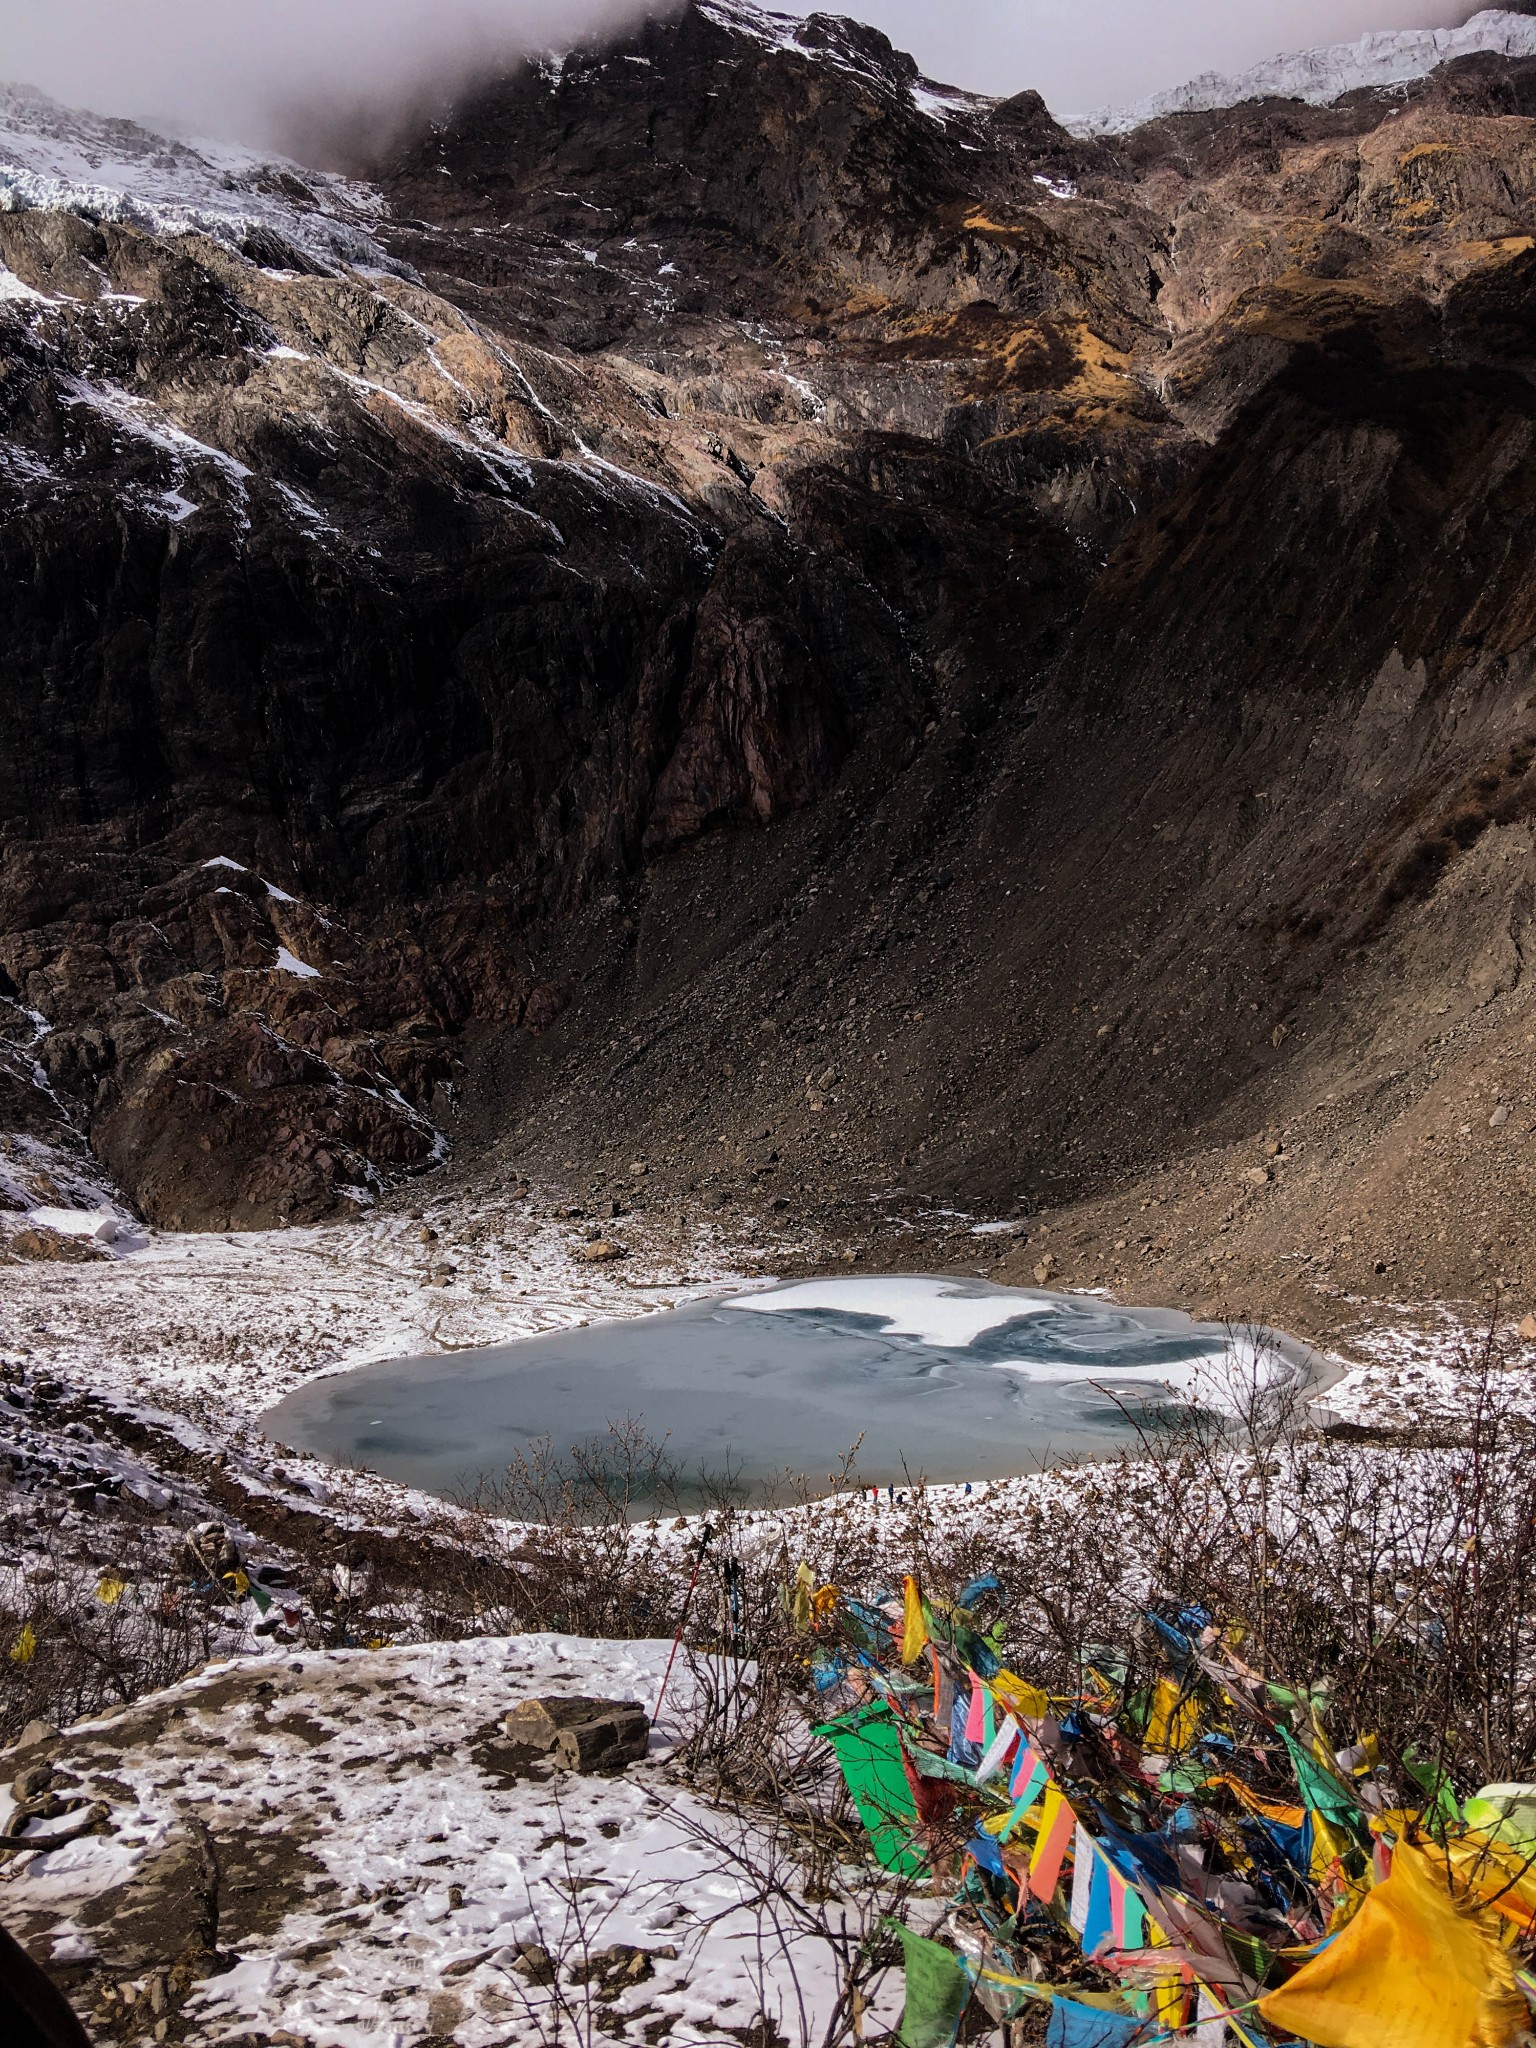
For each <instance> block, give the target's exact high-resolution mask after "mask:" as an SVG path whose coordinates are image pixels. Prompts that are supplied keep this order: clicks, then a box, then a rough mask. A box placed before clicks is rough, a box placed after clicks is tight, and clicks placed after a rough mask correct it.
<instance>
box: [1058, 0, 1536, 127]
mask: <svg viewBox="0 0 1536 2048" xmlns="http://www.w3.org/2000/svg"><path fill="white" fill-rule="evenodd" d="M1481 55H1493V56H1497V57H1536V17H1532V16H1530V15H1526V14H1506V13H1504V12H1503V11H1502V10H1501V9H1497V8H1489V9H1487V10H1485V11H1484V12H1483V13H1482V14H1474V15H1473V17H1472V19H1471V20H1470V21H1468V22H1465V23H1463V25H1462V26H1461V27H1460V28H1422V29H1387V30H1381V31H1378V32H1377V33H1375V34H1373V35H1366V36H1362V37H1361V38H1360V40H1359V42H1357V43H1334V44H1332V45H1330V46H1328V47H1327V48H1324V49H1316V50H1298V51H1296V52H1295V53H1294V55H1291V56H1284V57H1271V58H1269V59H1268V60H1267V62H1265V63H1263V64H1256V65H1254V67H1253V69H1252V70H1251V71H1244V72H1241V73H1239V75H1238V76H1237V77H1236V78H1225V77H1223V76H1222V75H1221V73H1220V72H1216V71H1206V72H1202V73H1201V75H1200V77H1198V78H1192V79H1191V80H1190V82H1189V83H1188V85H1180V86H1176V87H1174V89H1173V90H1172V91H1171V92H1159V93H1154V94H1153V95H1152V96H1151V97H1150V98H1149V99H1144V100H1138V101H1136V103H1135V104H1134V105H1133V106H1128V107H1101V108H1099V109H1098V111H1097V112H1095V113H1092V114H1087V115H1085V116H1084V117H1083V118H1082V119H1081V120H1078V121H1068V122H1067V123H1066V124H1065V125H1066V126H1067V127H1068V128H1070V129H1071V131H1072V132H1073V134H1074V135H1124V134H1127V133H1128V132H1129V131H1130V130H1131V129H1132V128H1139V127H1140V126H1141V125H1142V123H1143V122H1144V121H1158V120H1162V119H1164V118H1165V117H1166V116H1168V115H1169V114H1204V113H1213V112H1215V111H1217V110H1218V109H1220V108H1222V107H1236V106H1240V105H1241V104H1242V103H1243V101H1245V100H1263V99H1287V100H1305V101H1306V102H1307V104H1308V105H1309V106H1314V107H1324V106H1328V105H1329V104H1330V103H1331V102H1332V101H1334V100H1336V99H1339V98H1341V97H1342V96H1343V95H1344V94H1345V93H1347V92H1358V91H1360V90H1361V89H1362V88H1363V87H1368V86H1393V85H1404V84H1406V83H1407V82H1408V81H1409V80H1410V79H1414V78H1426V77H1428V75H1429V73H1430V72H1431V71H1434V70H1436V69H1438V67H1439V66H1440V65H1442V64H1448V63H1450V62H1451V60H1452V59H1453V58H1456V57H1473V56H1481Z"/></svg>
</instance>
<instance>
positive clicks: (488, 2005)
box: [0, 1635, 899, 2048]
mask: <svg viewBox="0 0 1536 2048" xmlns="http://www.w3.org/2000/svg"><path fill="white" fill-rule="evenodd" d="M670 1647H671V1646H670V1644H669V1643H666V1642H644V1641H638V1642H624V1643H612V1642H606V1643H605V1642H592V1641H585V1640H581V1639H577V1638H572V1637H568V1636H553V1635H524V1636H518V1637H513V1638H510V1639H504V1638H492V1639H482V1640H479V1641H474V1642H462V1643H451V1644H450V1643H438V1644H425V1645H421V1646H419V1647H414V1648H409V1649H395V1650H381V1651H376V1652H369V1651H353V1652H325V1653H319V1654H309V1655H305V1656H301V1657H291V1658H281V1659H275V1660H267V1661H265V1662H263V1663H261V1664H259V1665H251V1664H244V1665H222V1666H218V1665H216V1666H213V1667H211V1668H210V1669H208V1670H207V1671H205V1672H202V1673H200V1674H199V1675H198V1676H197V1677H195V1678H193V1679H189V1680H188V1681H186V1682H185V1683H184V1684H182V1685H180V1686H176V1687H174V1688H172V1689H171V1690H170V1691H168V1692H165V1693H161V1694H158V1695H156V1696H154V1697H153V1698H151V1699H148V1700H144V1701H141V1702H140V1703H139V1704H138V1705H136V1706H135V1707H133V1708H131V1709H129V1710H128V1711H127V1712H126V1713H124V1714H122V1715H120V1716H118V1717H116V1718H115V1719H112V1720H109V1721H105V1722H98V1723H87V1724H85V1725H84V1726H83V1727H82V1728H80V1729H78V1730H76V1731H74V1732H73V1733H72V1734H71V1735H70V1736H68V1737H67V1738H66V1739H65V1742H64V1744H63V1746H62V1750H61V1751H60V1752H59V1753H58V1761H59V1763H60V1765H61V1766H64V1767H66V1768H67V1769H68V1772H69V1774H70V1776H71V1778H74V1779H77V1780H78V1781H79V1782H78V1785H77V1786H72V1787H71V1791H72V1794H73V1796H75V1797H78V1798H83V1799H93V1800H94V1799H99V1801H100V1802H101V1804H102V1805H104V1806H105V1807H106V1808H107V1821H106V1827H107V1832H104V1833H101V1834H93V1835H87V1836H84V1837H82V1838H81V1839H79V1840H77V1841H74V1842H72V1843H69V1844H67V1845H66V1846H64V1847H62V1848H60V1849H57V1850H54V1851H52V1852H51V1853H48V1854H43V1855H27V1854H23V1855H22V1856H21V1857H19V1858H18V1859H16V1860H15V1861H14V1862H13V1863H12V1864H11V1865H10V1872H9V1876H8V1880H7V1882H6V1885H5V1897H6V1918H7V1922H8V1924H10V1925H11V1926H13V1927H16V1928H17V1929H18V1931H19V1932H21V1933H22V1934H23V1935H24V1936H31V1937H32V1938H33V1939H38V1938H42V1939H44V1940H45V1941H46V1942H47V1943H48V1944H49V1945H50V1946H51V1951H52V1954H53V1955H54V1957H55V1958H56V1959H57V1961H58V1962H60V1963H61V1964H70V1963H74V1964H79V1963H85V1962H89V1961H91V1960H92V1959H93V1958H94V1957H96V1956H98V1955H103V1956H105V1958H106V1959H107V1960H108V1961H110V1962H111V1963H112V1965H113V1973H114V1974H115V1973H116V1971H117V1970H118V1969H121V1968H122V1963H121V1961H120V1960H119V1958H120V1957H121V1956H122V1954H123V1953H124V1950H123V1943H124V1940H125V1935H124V1930H123V1928H122V1927H121V1926H120V1925H118V1924H117V1915H118V1913H121V1912H124V1911H125V1907H126V1905H127V1904H128V1903H130V1902H131V1909H132V1914H133V1915H134V1916H135V1923H134V1924H137V1925H138V1926H142V1925H143V1924H144V1923H146V1922H148V1923H151V1924H152V1923H153V1921H154V1918H155V1915H156V1911H157V1907H159V1906H160V1905H161V1902H162V1899H163V1895H164V1894H165V1893H166V1891H167V1890H170V1891H171V1892H172V1893H173V1896H175V1898H176V1903H177V1905H178V1907H179V1910H180V1912H181V1914H182V1916H183V1920H184V1922H186V1923H187V1924H190V1923H191V1922H192V1920H193V1919H194V1918H195V1907H194V1908H193V1910H192V1911H191V1912H189V1910H188V1908H189V1904H190V1902H189V1900H188V1899H187V1896H186V1894H187V1891H188V1890H189V1886H188V1881H187V1864H188V1861H189V1859H190V1860H195V1858H196V1856H197V1852H198V1834H197V1825H198V1823H199V1821H206V1822H211V1824H212V1826H213V1827H214V1828H215V1830H216V1833H217V1837H218V1840H219V1843H220V1845H221V1859H222V1863H223V1866H224V1867H223V1869H222V1871H221V1879H222V1883H221V1888H220V1912H219V1919H218V1936H217V1940H218V1947H219V1949H220V1950H221V1951H223V1952H224V1953H225V1954H226V1955H228V1956H230V1957H231V1958H232V1959H233V1967H232V1968H225V1969H224V1970H223V1971H221V1972H220V1973H218V1974H214V1975H210V1976H207V1977H205V1978H203V1979H202V1981H201V1982H199V1983H195V1984H193V1985H192V1986H191V1987H190V1988H189V1990H188V1992H187V1995H186V1996H185V2003H181V2002H180V2000H179V1998H178V1995H177V1989H178V1988H173V1989H172V1991H171V1995H170V1999H169V2000H167V1997H166V1989H165V1987H164V1985H163V1982H162V1986H161V1989H160V1992H159V1998H160V2001H161V2002H160V2003H159V2004H158V2005H156V2007H155V2010H157V2011H160V2010H164V2008H165V2004H166V2003H167V2002H168V2003H170V2004H172V2005H173V2006H174V2007H175V2009H176V2025H177V2036H178V2038H185V2039H188V2040H191V2041H195V2042H210V2043H211V2042H217V2041H220V2040H223V2039H230V2038H248V2037H249V2034H250V2031H251V2030H252V2029H253V2028H256V2027H260V2028H262V2029H263V2030H269V2029H271V2028H272V2026H273V2025H274V2024H275V2023H278V2022H280V2023H281V2025H282V2027H283V2028H284V2030H285V2034H284V2035H280V2036H279V2037H278V2038H279V2039H284V2038H286V2039H289V2040H293V2039H298V2040H302V2041H304V2042H307V2043H312V2044H314V2048H406V2044H407V2043H413V2042H417V2041H420V2040H421V2038H422V2036H423V2035H424V2034H430V2035H432V2036H437V2037H442V2036H449V2035H451V2036H452V2038H453V2039H454V2040H455V2041H456V2042H458V2043H459V2044H461V2048H489V2044H490V2043H492V2042H498V2043H504V2042H508V2041H529V2042H537V2041H541V2040H551V2039H553V2038H555V2027H554V2022H555V2020H556V2018H557V2016H558V2013H557V2001H558V2002H559V2004H560V2005H563V2008H564V2013H565V2017H566V2021H567V2024H568V2025H570V2024H571V2023H572V2022H574V2024H573V2025H571V2032H570V2034H568V2035H566V2036H565V2038H572V2037H574V2038H576V2039H579V2040H593V2039H598V2038H601V2036H602V2035H603V2034H605V2033H612V2034H615V2035H617V2034H619V2033H620V2032H622V2031H623V2027H624V2025H625V2024H627V2025H629V2026H631V2027H633V2028H635V2030H636V2035H635V2037H636V2038H638V2035H639V2029H640V2028H641V2027H642V2026H645V2025H649V2026H650V2028H651V2029H652V2031H651V2033H650V2038H651V2039H653V2040H654V2039H655V2038H656V2036H657V2034H658V2033H660V2032H662V2031H665V2033H666V2035H667V2038H668V2039H669V2040H670V2041H671V2042H674V2043H680V2044H686V2043H702V2042H715V2043H721V2042H725V2041H727V2040H728V2039H729V2034H728V2032H727V2030H728V2029H730V2028H742V2029H746V2028H749V2027H751V2026H752V2024H753V2022H754V2021H755V2020H756V2019H757V2017H758V2015H759V2014H765V2015H766V2016H767V2017H768V2018H769V2019H770V2020H772V2021H773V2022H774V2024H775V2029H776V2031H777V2032H778V2033H779V2034H780V2035H781V2036H784V2037H786V2038H787V2039H788V2040H789V2041H790V2042H792V2043H794V2044H797V2048H798V2044H800V2043H802V2042H809V2041H813V2040H819V2039H820V2038H821V2036H822V2033H823V2031H824V2029H825V2027H826V2023H827V2021H828V2019H829V2018H830V2016H831V2011H832V2007H833V2003H834V2000H835V1998H836V1996H837V1991H838V1973H837V1969H836V1965H835V1951H834V1947H833V1945H831V1944H829V1943H828V1942H827V1941H826V1940H824V1939H818V1938H817V1936H816V1935H815V1933H814V1932H813V1931H811V1930H810V1928H809V1926H808V1924H807V1923H809V1922H810V1921H812V1920H814V1919H818V1918H823V1917H830V1920H831V1922H832V1924H833V1925H834V1927H840V1926H841V1925H842V1924H843V1922H844V1921H846V1922H847V1923H848V1924H849V1925H850V1926H851V1927H853V1928H855V1929H862V1928H863V1927H865V1926H867V1925H872V1924H873V1922H874V1920H875V1918H876V1917H877V1915H878V1912H879V1908H880V1905H881V1904H882V1902H883V1899H882V1889H881V1883H880V1880H879V1879H878V1878H872V1877H868V1876H866V1877H861V1876H860V1874H859V1873H857V1872H854V1871H849V1872H847V1873H846V1874H845V1881H846V1883H847V1885H848V1893H849V1895H848V1896H847V1897H845V1898H843V1899H842V1900H840V1901H834V1902H825V1901H820V1902H817V1904H816V1906H815V1908H814V1910H810V1909H808V1907H807V1904H806V1902H805V1900H804V1889H805V1885H806V1877H805V1874H804V1872H803V1871H797V1870H796V1869H794V1868H793V1867H792V1866H790V1865H789V1864H788V1863H787V1862H785V1861H784V1860H783V1859H782V1858H776V1857H775V1851H774V1842H773V1834H772V1830H771V1829H770V1828H768V1827H766V1826H765V1825H764V1823H763V1822H762V1820H761V1819H758V1820H755V1821H752V1820H742V1819H739V1818H737V1819H733V1818H732V1817H731V1816H729V1815H727V1814H725V1813H723V1812H722V1811H721V1809H719V1808H718V1807H715V1806H710V1805H707V1804H706V1803H705V1802H704V1801H703V1800H702V1799H700V1798H698V1797H697V1796H696V1795H695V1794H693V1793H692V1792H690V1791H689V1790H687V1789H686V1788H685V1787H684V1786H682V1785H680V1784H678V1783H677V1782H675V1781H674V1780H673V1778H672V1777H670V1776H669V1774H668V1772H667V1769H666V1759H667V1758H668V1756H669V1755H670V1754H671V1752H672V1750H673V1748H674V1746H675V1744H676V1742H677V1741H678V1740H679V1739H680V1738H681V1736H682V1735H683V1734H684V1732H685V1731H686V1730H687V1728H688V1727H689V1726H690V1724H691V1702H692V1696H693V1688H692V1682H691V1678H690V1673H689V1671H688V1669H687V1667H686V1666H685V1665H683V1664H680V1665H679V1667H678V1669H677V1670H676V1672H675V1673H674V1675H673V1678H672V1680H671V1683H670V1685H669V1687H668V1691H667V1697H666V1706H665V1709H664V1712H663V1715H662V1719H661V1721H660V1723H659V1725H658V1726H657V1727H655V1728H654V1729H653V1731H652V1737H651V1754H650V1756H648V1757H647V1758H646V1759H645V1760H644V1761H643V1762H642V1763H640V1764H637V1765H634V1766H631V1768H630V1769H629V1770H628V1771H626V1772H625V1773H624V1774H622V1775H620V1776H615V1777H587V1776H577V1775H574V1774H561V1775H559V1776H556V1775H555V1774H554V1773H553V1772H552V1770H551V1769H550V1768H549V1767H548V1766H547V1765H545V1764H543V1763H542V1762H540V1763H536V1764H533V1765H531V1766H530V1765H529V1764H528V1762H527V1759H526V1757H522V1756H519V1754H518V1753H517V1752H516V1751H515V1750H513V1749H512V1748H511V1747H510V1746H509V1745H508V1744H507V1743H506V1741H505V1740H504V1738H503V1737H502V1734H501V1726H500V1724H501V1721H502V1717H503V1716H504V1715H505V1714H506V1713H507V1712H508V1710H509V1709H510V1708H511V1707H512V1706H513V1705H515V1704H516V1702H517V1701H518V1700H520V1699H523V1698H528V1697H534V1696H549V1695H552V1694H553V1695H569V1694H584V1695H587V1696H596V1697H599V1698H611V1699H616V1700H622V1699H631V1700H635V1701H637V1702H639V1703H640V1704H641V1705H642V1706H644V1707H645V1708H646V1709H647V1710H649V1709H650V1708H651V1707H652V1706H653V1705H654V1703H655V1701H656V1697H657V1693H658V1690H659V1688H660V1685H661V1681H662V1676H663V1672H664V1670H665V1667H666V1663H667V1658H668V1653H669V1650H670ZM11 1811H12V1802H11V1801H10V1799H9V1797H8V1796H7V1795H3V1794H0V1827H3V1826H4V1824H5V1822H6V1819H7V1817H8V1815H9V1814H10V1812H11ZM54 1825H57V1823H55V1824H54ZM37 1831H38V1832H46V1831H47V1830H46V1829H45V1828H43V1827H42V1826H39V1827H38V1829H37ZM230 1845H234V1846H233V1848H232V1847H231V1846H230ZM769 1865H773V1866H774V1867H775V1870H776V1874H777V1875H778V1876H779V1877H781V1878H782V1879H783V1880H784V1881H785V1882H786V1883H787V1884H788V1886H789V1894H788V1896H787V1897H783V1896H775V1895H773V1894H772V1893H771V1892H770V1891H769V1890H768V1888H767V1887H766V1886H765V1885H764V1883H763V1877H764V1874H765V1869H766V1868H767V1867H768V1866H769ZM885 1889H886V1890H887V1891H888V1890H889V1887H888V1886H887V1887H886V1888H885ZM884 1902H888V1901H884ZM129 1938H131V1931H130V1937H129ZM176 1946H179V1944H173V1945H172V1947H171V1953H173V1954H174V1953H175V1952H176ZM530 1947H532V1948H535V1949H539V1950H543V1951H544V1952H545V1953H546V1954H547V1956H548V1957H549V1958H550V1959H551V1960H552V1961H553V1962H554V1963H555V1964H556V1965H557V1968H558V1977H557V1983H556V1984H555V1985H554V1986H551V1985H549V1984H544V1983H540V1982H538V1981H537V1979H538V1977H539V1976H540V1975H541V1974H547V1972H541V1971H540V1970H538V1969H535V1970H534V1971H533V1973H532V1975H531V1976H530V1975H529V1974H528V1966H527V1963H526V1961H525V1962H524V1964H523V1968H522V1970H521V1971H520V1970H519V1969H518V1968H517V1967H515V1966H516V1965H517V1964H518V1963H519V1958H520V1954H521V1952H522V1951H524V1950H526V1949H527V1948H530ZM616 1949H622V1950H623V1951H628V1953H627V1954H621V1955H620V1956H618V1957H617V1958H616V1957H615V1956H614V1951H615V1950H616ZM637 1958H639V1960H637ZM594 1959H596V1965H595V1967H594ZM150 1974H151V1973H146V1972H142V1971H140V1972H138V1973H135V1972H133V1971H132V1970H131V1969H129V1970H127V1971H124V1974H123V1976H122V1978H121V1980H120V1983H119V1985H118V1986H117V1987H114V1988H115V1991H116V1996H115V1997H114V1999H113V2001H112V2002H113V2006H114V2007H115V2012H114V2014H113V2016H114V2017H115V2018H117V2019H118V2020H119V2021H123V2020H127V2019H128V2017H129V2015H130V2014H131V2012H132V2010H133V2006H138V2005H139V2002H140V2000H141V1999H143V2000H149V1999H153V1998H154V1997H155V1990H154V1987H153V1985H152V1984H151V1983H150V1982H149V1976H150ZM583 1978H585V1980H586V1981H585V1982H583V1981H582V1979H583ZM125 1991H126V1992H128V1993H131V1994H132V1999H133V2004H132V2006H129V2005H127V2004H126V2001H125V2000H124V1999H123V1997H122V1993H123V1992H125ZM609 1992H612V1993H613V1994H614V1995H613V1996H611V1997H609V1996H607V1995H606V1994H607V1993H609ZM887 2008H889V2009H887ZM898 2008H899V1975H898V1976H897V1978H896V1980H895V1982H894V1983H893V1984H892V1985H891V1986H889V1987H888V1988H887V1990H886V1993H885V1996H884V1997H883V1998H881V1997H879V1996H877V1998H876V2000H875V2003H874V2009H873V2012H872V2018H873V2019H874V2020H876V2021H877V2022H879V2023H881V2024H882V2027H886V2026H889V2025H890V2024H891V2023H892V2022H893V2021H894V2019H895V2017H896V2013H897V2010H898ZM146 2017H147V2014H146ZM599 2022H601V2024H599ZM126 2031H127V2032H128V2033H129V2034H130V2035H131V2034H133V2033H134V2032H135V2031H136V2030H135V2029H134V2028H133V2027H132V2026H131V2025H129V2026H128V2027H127V2028H126Z"/></svg>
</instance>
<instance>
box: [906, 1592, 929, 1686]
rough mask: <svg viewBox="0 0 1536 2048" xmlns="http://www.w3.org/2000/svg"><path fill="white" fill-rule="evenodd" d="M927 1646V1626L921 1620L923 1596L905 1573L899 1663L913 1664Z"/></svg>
mask: <svg viewBox="0 0 1536 2048" xmlns="http://www.w3.org/2000/svg"><path fill="white" fill-rule="evenodd" d="M927 1644H928V1624H927V1622H926V1621H925V1620H924V1619H923V1596H922V1594H921V1592H920V1591H919V1590H918V1584H917V1581H916V1579H914V1578H913V1576H912V1574H911V1573H910V1572H908V1573H907V1578H906V1584H905V1587H904V1588H903V1591H902V1604H901V1661H902V1663H903V1664H915V1663H916V1662H917V1660H918V1658H919V1657H921V1655H922V1654H923V1651H924V1650H925V1649H926V1648H927Z"/></svg>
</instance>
